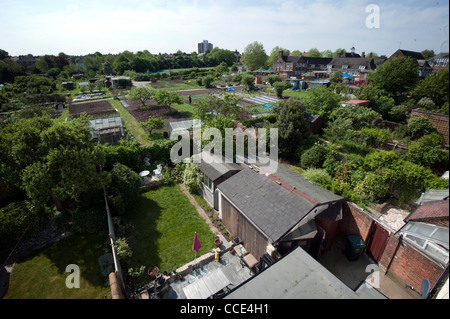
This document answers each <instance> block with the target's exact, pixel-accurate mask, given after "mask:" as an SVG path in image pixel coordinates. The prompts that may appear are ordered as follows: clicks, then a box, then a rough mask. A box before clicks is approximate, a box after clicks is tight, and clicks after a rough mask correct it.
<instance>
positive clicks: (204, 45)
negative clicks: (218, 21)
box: [197, 40, 214, 54]
mask: <svg viewBox="0 0 450 319" xmlns="http://www.w3.org/2000/svg"><path fill="white" fill-rule="evenodd" d="M197 46H198V53H199V54H200V53H205V52H206V51H211V50H212V49H213V48H214V46H213V44H212V43H209V42H208V40H203V41H202V42H200V43H199V44H198V45H197Z"/></svg>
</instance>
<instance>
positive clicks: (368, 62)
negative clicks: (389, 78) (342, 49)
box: [327, 57, 377, 84]
mask: <svg viewBox="0 0 450 319" xmlns="http://www.w3.org/2000/svg"><path fill="white" fill-rule="evenodd" d="M376 68H377V64H376V63H375V59H374V58H370V57H369V58H366V57H359V58H358V57H351V58H348V57H336V58H334V59H332V60H331V61H330V63H328V64H327V71H328V74H329V75H331V74H333V73H334V72H337V71H342V72H343V76H344V78H347V79H348V81H347V82H348V83H349V84H354V83H360V84H363V83H365V82H366V78H367V75H368V74H369V73H372V72H375V70H376Z"/></svg>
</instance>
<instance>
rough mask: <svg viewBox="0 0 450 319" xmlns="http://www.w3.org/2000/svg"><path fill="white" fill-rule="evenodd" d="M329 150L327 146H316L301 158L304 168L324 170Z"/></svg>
mask: <svg viewBox="0 0 450 319" xmlns="http://www.w3.org/2000/svg"><path fill="white" fill-rule="evenodd" d="M328 152H329V150H328V148H327V147H326V146H325V145H322V144H316V145H314V146H313V147H311V148H310V149H309V150H307V151H306V152H304V153H303V154H302V156H301V157H300V164H301V166H302V167H303V168H305V169H308V168H322V167H323V163H324V162H325V159H326V156H327V154H328Z"/></svg>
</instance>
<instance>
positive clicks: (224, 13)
mask: <svg viewBox="0 0 450 319" xmlns="http://www.w3.org/2000/svg"><path fill="white" fill-rule="evenodd" d="M369 4H375V5H377V6H378V8H379V10H380V11H379V12H380V14H379V22H380V24H379V28H368V27H367V26H366V20H367V19H368V18H369V15H370V14H371V13H372V12H366V8H367V6H368V5H369ZM0 8H1V9H0V32H1V33H0V49H3V50H5V51H7V52H9V53H10V54H11V55H21V54H28V53H31V54H34V55H43V54H55V55H56V54H58V53H59V52H64V53H66V54H69V55H78V54H80V55H81V54H88V53H94V52H96V51H99V52H101V53H104V54H106V53H120V52H122V51H124V50H129V51H132V52H136V51H139V50H148V51H150V52H151V53H159V52H161V53H164V52H167V53H169V52H176V51H177V50H182V51H184V52H188V53H190V52H193V51H197V43H198V42H201V41H202V40H209V41H210V42H211V43H213V45H214V46H218V47H220V48H225V49H229V50H238V51H240V52H243V51H244V48H245V47H246V46H247V45H248V44H249V43H252V42H254V41H258V42H260V43H262V44H263V45H264V48H265V50H266V52H267V53H268V54H269V53H270V52H271V51H272V49H273V48H274V47H275V46H281V47H283V48H287V49H289V50H291V51H292V50H301V51H308V50H309V49H310V48H318V49H319V50H321V51H323V50H326V49H330V50H332V51H335V50H336V49H338V48H345V49H346V50H347V51H349V50H350V48H351V47H352V46H355V48H356V51H357V52H359V53H361V52H371V51H373V52H376V53H378V54H380V55H381V54H385V55H388V56H389V55H391V54H392V53H394V52H395V51H396V50H397V49H399V48H402V49H405V50H413V51H422V50H424V49H432V50H434V51H435V52H436V53H439V52H441V51H445V52H448V36H449V34H448V19H449V2H448V0H446V1H442V0H434V1H432V0H422V1H417V0H404V1H385V0H382V1H378V0H368V1H365V0H339V1H335V0H316V1H305V0H258V1H256V0H239V1H238V0H221V1H217V0H214V1H213V0H171V1H166V0H108V1H104V0H90V1H87V0H76V1H75V0H58V1H50V0H39V1H32V0H16V1H14V0H12V1H11V0H9V1H5V0H0Z"/></svg>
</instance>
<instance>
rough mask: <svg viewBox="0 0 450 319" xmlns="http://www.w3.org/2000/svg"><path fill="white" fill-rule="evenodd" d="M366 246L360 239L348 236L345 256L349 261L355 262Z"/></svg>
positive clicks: (355, 236)
mask: <svg viewBox="0 0 450 319" xmlns="http://www.w3.org/2000/svg"><path fill="white" fill-rule="evenodd" d="M364 248H366V245H365V244H364V242H363V240H362V239H361V237H359V236H357V235H348V236H347V244H346V245H345V255H346V256H347V259H348V260H349V261H356V260H358V259H359V257H360V256H361V254H362V252H363V250H364Z"/></svg>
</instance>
